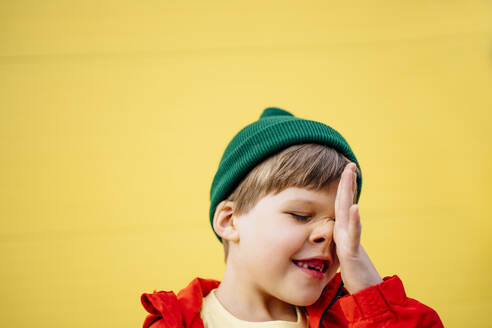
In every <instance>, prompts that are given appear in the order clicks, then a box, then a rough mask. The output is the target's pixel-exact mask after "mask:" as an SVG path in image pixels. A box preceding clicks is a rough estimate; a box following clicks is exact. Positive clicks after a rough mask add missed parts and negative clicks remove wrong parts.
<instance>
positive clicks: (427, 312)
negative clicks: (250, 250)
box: [141, 272, 444, 328]
mask: <svg viewBox="0 0 492 328" xmlns="http://www.w3.org/2000/svg"><path fill="white" fill-rule="evenodd" d="M219 284H220V282H219V281H217V280H212V279H202V278H195V279H193V280H192V281H191V282H190V284H189V285H188V286H187V287H185V288H184V289H182V290H181V291H180V292H179V293H178V295H175V294H174V293H173V292H172V291H159V292H157V291H154V292H153V293H152V294H147V293H144V294H142V297H141V302H142V305H143V306H144V308H145V309H146V310H147V311H148V312H149V313H150V314H149V315H147V317H146V318H145V321H144V324H143V327H144V328H149V327H150V326H151V325H152V328H203V321H202V319H201V317H200V309H201V307H202V300H203V297H205V296H207V294H208V293H209V292H210V291H211V290H212V289H214V288H217V287H218V286H219ZM306 311H307V313H308V315H309V327H310V328H334V327H351V328H365V327H371V328H378V327H395V328H410V327H419V328H424V327H425V328H427V327H432V328H439V327H444V326H443V325H442V322H441V320H440V319H439V316H438V315H437V313H436V312H435V311H434V310H433V309H431V308H430V307H428V306H426V305H424V304H422V303H420V302H418V301H416V300H414V299H411V298H408V297H407V296H406V294H405V290H404V288H403V284H402V282H401V280H400V278H398V276H396V275H393V276H391V277H389V276H388V277H384V278H383V282H381V283H380V284H378V285H375V286H371V287H368V288H366V289H364V290H361V291H359V292H357V293H355V294H353V295H350V294H349V293H348V292H347V290H346V289H345V288H344V287H343V282H342V278H341V274H340V272H338V273H337V274H336V275H335V276H334V277H333V279H332V280H330V282H329V283H328V285H327V286H326V287H325V289H324V290H323V292H322V294H321V296H320V298H319V299H318V300H317V301H316V303H314V304H312V305H310V306H307V307H306Z"/></svg>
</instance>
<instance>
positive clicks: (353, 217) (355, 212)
mask: <svg viewBox="0 0 492 328" xmlns="http://www.w3.org/2000/svg"><path fill="white" fill-rule="evenodd" d="M349 212H350V222H349V236H350V239H351V243H350V244H351V247H352V248H351V250H352V251H354V253H355V252H356V251H357V250H358V248H359V244H360V236H361V233H362V224H361V222H360V212H359V205H352V206H351V207H350V210H349Z"/></svg>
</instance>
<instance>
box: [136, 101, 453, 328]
mask: <svg viewBox="0 0 492 328" xmlns="http://www.w3.org/2000/svg"><path fill="white" fill-rule="evenodd" d="M361 186H362V175H361V171H360V167H359V165H358V162H357V159H356V157H355V155H354V154H353V152H352V150H351V148H350V146H349V145H348V143H347V142H346V140H345V139H344V138H343V137H342V136H341V135H340V134H339V133H338V132H337V131H335V130H334V129H332V128H331V127H329V126H327V125H325V124H323V123H320V122H316V121H311V120H304V119H301V118H297V117H295V116H294V115H292V114H291V113H289V112H287V111H285V110H282V109H280V108H274V107H270V108H267V109H265V110H264V111H263V113H262V115H261V116H260V119H259V120H258V121H256V122H253V123H251V124H249V125H247V126H246V127H244V128H243V129H242V130H241V131H239V132H238V134H237V135H236V136H235V137H234V138H233V139H232V141H231V142H230V143H229V145H228V146H227V148H226V150H225V152H224V155H223V157H222V159H221V161H220V164H219V168H218V171H217V173H216V174H215V177H214V180H213V183H212V188H211V191H210V198H211V207H210V213H209V215H210V222H211V225H212V227H213V230H214V232H215V234H216V236H217V238H218V239H219V241H221V242H222V243H223V245H224V252H225V261H226V269H225V273H224V276H223V279H222V281H221V282H219V281H216V280H212V279H202V278H195V279H194V280H192V281H191V283H190V284H189V285H188V286H187V287H186V288H184V289H182V290H181V291H180V292H179V293H178V294H177V295H175V294H174V293H173V292H171V291H160V292H154V293H152V294H146V293H144V294H142V297H141V301H142V304H143V306H144V308H145V309H146V310H147V311H148V312H149V313H150V314H149V315H148V316H147V317H146V319H145V321H144V325H143V326H144V328H148V327H152V328H164V327H166V328H170V327H173V328H175V327H187V328H188V327H189V328H199V327H200V328H201V327H208V328H221V327H250V328H255V327H263V328H267V327H277V328H281V327H291V328H294V327H296V328H297V327H299V328H301V327H303V328H304V327H310V328H318V327H319V328H321V327H443V325H442V323H441V320H440V319H439V316H438V315H437V313H436V312H435V311H434V310H433V309H431V308H430V307H427V306H426V305H424V304H422V303H420V302H418V301H416V300H414V299H411V298H408V297H407V296H406V294H405V290H404V288H403V284H402V282H401V280H400V279H399V278H398V276H396V275H393V276H387V277H384V278H383V279H382V278H381V277H380V276H379V274H378V272H377V270H376V268H375V267H374V265H373V264H372V262H371V260H370V259H369V257H368V255H367V254H366V252H365V251H364V248H363V247H362V245H361V244H360V236H361V224H360V216H359V206H358V205H356V204H354V202H355V203H358V200H359V197H360V191H361ZM338 267H340V272H337V269H338Z"/></svg>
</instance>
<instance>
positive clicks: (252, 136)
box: [209, 107, 362, 242]
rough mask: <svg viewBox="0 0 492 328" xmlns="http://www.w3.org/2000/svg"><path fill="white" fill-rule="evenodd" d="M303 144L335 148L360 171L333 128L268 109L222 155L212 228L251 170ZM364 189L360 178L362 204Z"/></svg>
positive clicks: (213, 191) (212, 207)
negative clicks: (222, 206) (223, 204)
mask: <svg viewBox="0 0 492 328" xmlns="http://www.w3.org/2000/svg"><path fill="white" fill-rule="evenodd" d="M303 143H318V144H322V145H326V146H328V147H331V148H334V149H335V150H337V151H338V152H340V153H342V154H343V155H345V156H346V157H347V158H348V159H350V160H351V161H353V162H355V163H356V164H357V166H358V167H359V170H360V166H359V162H358V161H357V158H356V157H355V155H354V153H353V152H352V149H351V148H350V146H349V144H348V143H347V141H346V140H345V139H344V138H343V137H342V135H341V134H340V133H338V132H337V131H336V130H334V129H333V128H331V127H330V126H328V125H326V124H323V123H321V122H317V121H311V120H305V119H302V118H298V117H295V116H294V115H292V114H291V113H290V112H288V111H286V110H283V109H281V108H276V107H269V108H266V109H265V110H264V111H263V113H262V114H261V116H260V118H259V120H258V121H255V122H253V123H251V124H249V125H247V126H245V127H244V128H243V129H241V130H240V131H239V132H238V133H237V134H236V135H235V136H234V138H233V139H232V140H231V141H230V143H229V144H228V146H227V148H226V150H225V151H224V154H223V155H222V159H221V160H220V163H219V167H218V170H217V172H216V173H215V176H214V179H213V182H212V187H211V189H210V201H211V204H210V212H209V216H210V224H211V225H212V229H213V218H214V214H215V208H216V206H217V204H218V203H220V202H221V201H222V200H224V199H226V198H227V197H228V196H229V195H230V194H231V193H232V192H233V191H234V189H235V188H236V187H237V186H238V185H239V183H240V182H241V181H242V180H243V179H244V178H245V177H246V175H247V174H248V173H249V171H251V170H252V169H253V168H254V167H255V166H256V165H258V164H260V163H261V162H262V161H263V160H265V159H266V158H268V157H270V156H272V155H274V154H275V153H278V152H280V151H282V150H283V149H285V148H287V147H290V146H292V145H295V144H303ZM360 171H361V173H362V170H360ZM361 188H362V175H361V176H359V177H358V178H357V190H358V193H357V200H356V203H358V202H359V198H360V193H361ZM214 233H215V231H214ZM215 235H216V236H217V238H218V239H219V241H221V242H222V240H221V238H220V237H219V236H218V235H217V234H215Z"/></svg>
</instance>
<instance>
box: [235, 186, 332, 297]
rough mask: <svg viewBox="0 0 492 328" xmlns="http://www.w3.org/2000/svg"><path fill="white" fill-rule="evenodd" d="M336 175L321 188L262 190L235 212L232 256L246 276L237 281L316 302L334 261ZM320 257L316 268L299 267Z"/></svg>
mask: <svg viewBox="0 0 492 328" xmlns="http://www.w3.org/2000/svg"><path fill="white" fill-rule="evenodd" d="M339 181H340V180H336V181H334V182H332V183H331V184H330V185H329V187H328V188H326V189H323V190H322V191H314V190H307V189H304V188H294V187H292V188H288V189H286V190H283V191H282V192H280V193H279V194H277V195H272V194H270V195H267V196H265V197H264V198H262V199H260V201H259V202H258V203H257V204H256V206H255V207H254V208H253V209H251V210H250V211H249V212H248V213H247V214H245V215H243V216H241V217H238V218H237V221H236V222H237V223H236V225H237V229H238V231H239V241H238V243H237V244H236V245H235V246H236V252H235V253H236V254H235V256H234V262H235V263H237V265H238V268H239V269H240V270H241V277H242V278H243V279H245V280H246V281H242V282H239V283H246V284H248V285H249V286H250V287H251V288H253V289H255V290H257V291H259V292H260V293H262V294H265V296H266V297H267V298H268V297H270V296H271V297H274V298H277V299H279V300H281V301H284V302H286V303H289V304H295V305H299V306H306V305H311V304H313V303H314V302H316V300H317V299H318V298H319V296H320V295H321V292H322V290H323V288H324V287H325V286H326V285H327V284H328V282H329V281H330V280H331V279H332V278H333V276H334V275H335V273H336V271H337V269H338V267H339V260H338V257H337V255H336V247H335V244H334V241H333V228H334V226H335V222H334V218H335V198H336V193H337V188H338V183H339ZM294 214H296V215H299V216H308V218H307V219H303V218H300V217H296V216H295V215H294ZM320 257H321V259H322V260H324V261H323V262H324V268H322V272H320V271H317V270H313V269H310V268H304V267H302V264H303V263H305V264H311V265H313V264H314V265H316V262H311V263H309V262H306V261H307V260H309V259H312V258H320ZM299 261H300V262H299Z"/></svg>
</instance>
